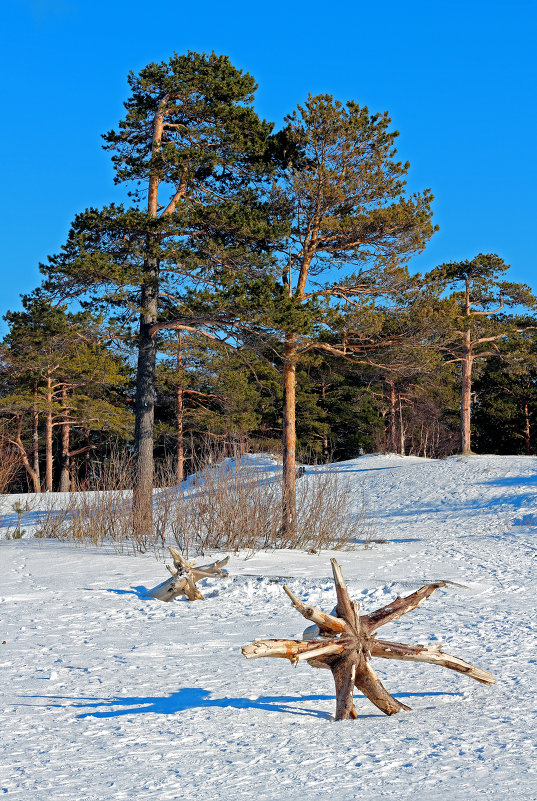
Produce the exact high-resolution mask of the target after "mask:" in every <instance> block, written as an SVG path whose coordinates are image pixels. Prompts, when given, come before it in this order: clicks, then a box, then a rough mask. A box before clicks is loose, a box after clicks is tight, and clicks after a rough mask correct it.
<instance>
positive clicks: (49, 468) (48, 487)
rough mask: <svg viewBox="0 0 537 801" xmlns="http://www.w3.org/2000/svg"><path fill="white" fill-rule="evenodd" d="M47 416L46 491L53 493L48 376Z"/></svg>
mask: <svg viewBox="0 0 537 801" xmlns="http://www.w3.org/2000/svg"><path fill="white" fill-rule="evenodd" d="M45 399H46V408H47V414H46V418H45V490H46V491H47V492H52V378H51V377H50V376H49V375H48V376H47V389H46V394H45Z"/></svg>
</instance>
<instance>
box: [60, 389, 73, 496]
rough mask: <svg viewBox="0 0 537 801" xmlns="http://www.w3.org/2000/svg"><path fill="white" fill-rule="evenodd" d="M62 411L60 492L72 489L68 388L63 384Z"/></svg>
mask: <svg viewBox="0 0 537 801" xmlns="http://www.w3.org/2000/svg"><path fill="white" fill-rule="evenodd" d="M61 393H62V413H63V417H64V420H63V422H62V424H61V455H60V466H61V470H60V492H69V490H70V489H71V480H70V479H71V475H70V470H69V468H70V464H69V445H70V435H71V427H70V425H69V409H68V408H67V389H66V387H65V384H62V389H61Z"/></svg>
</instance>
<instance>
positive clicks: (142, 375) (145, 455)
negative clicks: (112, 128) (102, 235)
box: [132, 95, 169, 539]
mask: <svg viewBox="0 0 537 801" xmlns="http://www.w3.org/2000/svg"><path fill="white" fill-rule="evenodd" d="M168 100H169V97H168V96H167V95H166V96H165V97H163V98H162V99H161V101H160V103H159V105H158V109H157V111H156V114H155V117H154V119H153V143H152V146H151V152H152V156H156V155H157V154H158V153H159V152H160V149H161V143H162V132H163V125H164V114H165V110H166V104H167V102H168ZM159 183H160V175H159V171H158V170H154V171H152V172H151V173H150V176H149V185H148V194H147V212H148V214H149V215H150V217H157V216H158V190H159ZM156 247H158V244H157V242H156V241H155V240H154V239H153V238H152V237H150V236H149V235H148V236H147V240H146V259H145V263H144V280H143V282H142V285H141V287H140V290H141V297H140V303H141V309H142V311H141V314H140V337H139V342H138V365H137V370H136V408H135V420H134V487H133V492H132V509H133V534H134V538H135V539H139V538H141V539H143V538H144V537H147V536H150V535H152V533H153V473H154V461H153V429H154V422H155V366H156V357H157V347H156V337H154V336H152V335H151V326H152V325H154V324H155V323H156V322H157V312H158V289H159V262H158V258H157V256H155V254H154V252H153V251H154V249H155V248H156Z"/></svg>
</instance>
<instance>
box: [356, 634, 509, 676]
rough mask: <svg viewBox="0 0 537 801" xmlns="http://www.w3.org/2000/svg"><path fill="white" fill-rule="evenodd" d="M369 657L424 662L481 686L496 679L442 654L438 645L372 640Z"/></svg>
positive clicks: (455, 658) (457, 659)
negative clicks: (479, 683) (463, 676)
mask: <svg viewBox="0 0 537 801" xmlns="http://www.w3.org/2000/svg"><path fill="white" fill-rule="evenodd" d="M370 650H371V656H379V657H381V658H382V659H400V660H401V661H403V662H426V663H428V664H431V665H440V666H441V667H445V668H449V669H450V670H456V671H457V673H464V675H465V676H468V677H469V678H470V679H475V680H476V681H480V682H481V683H482V684H496V679H495V677H494V676H493V675H492V673H489V672H488V670H483V669H482V668H478V667H475V666H474V665H471V664H470V663H469V662H465V661H464V659H459V657H457V656H451V654H445V653H443V651H442V649H441V646H439V645H404V644H403V643H400V642H387V641H385V640H372V641H371V645H370Z"/></svg>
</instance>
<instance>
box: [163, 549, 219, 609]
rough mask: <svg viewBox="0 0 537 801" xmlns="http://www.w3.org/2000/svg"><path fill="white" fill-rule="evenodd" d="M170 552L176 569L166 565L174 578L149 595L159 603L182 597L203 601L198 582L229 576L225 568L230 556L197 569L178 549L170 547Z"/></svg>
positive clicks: (164, 582)
mask: <svg viewBox="0 0 537 801" xmlns="http://www.w3.org/2000/svg"><path fill="white" fill-rule="evenodd" d="M168 550H169V552H170V554H171V557H172V559H173V565H174V567H173V568H171V567H170V566H169V565H166V567H167V569H168V570H169V571H170V573H171V574H172V577H171V578H169V579H168V580H167V581H163V582H162V584H159V585H158V586H156V587H153V589H152V590H149V592H148V593H147V595H148V596H149V597H151V598H156V599H157V600H158V601H165V602H168V601H173V600H174V599H175V598H178V597H179V596H180V595H184V596H185V597H186V598H187V599H188V600H189V601H203V595H202V594H201V592H200V591H199V589H198V588H197V587H196V581H199V580H200V579H201V578H206V577H208V576H225V575H227V571H225V570H224V569H223V568H224V566H225V565H227V563H228V562H229V556H226V558H225V559H220V560H219V561H217V562H213V563H212V564H210V565H203V566H199V567H196V566H195V565H194V562H187V561H186V559H185V558H184V557H183V555H182V553H181V552H180V551H178V550H177V548H174V547H173V546H172V545H170V546H169V547H168Z"/></svg>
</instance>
